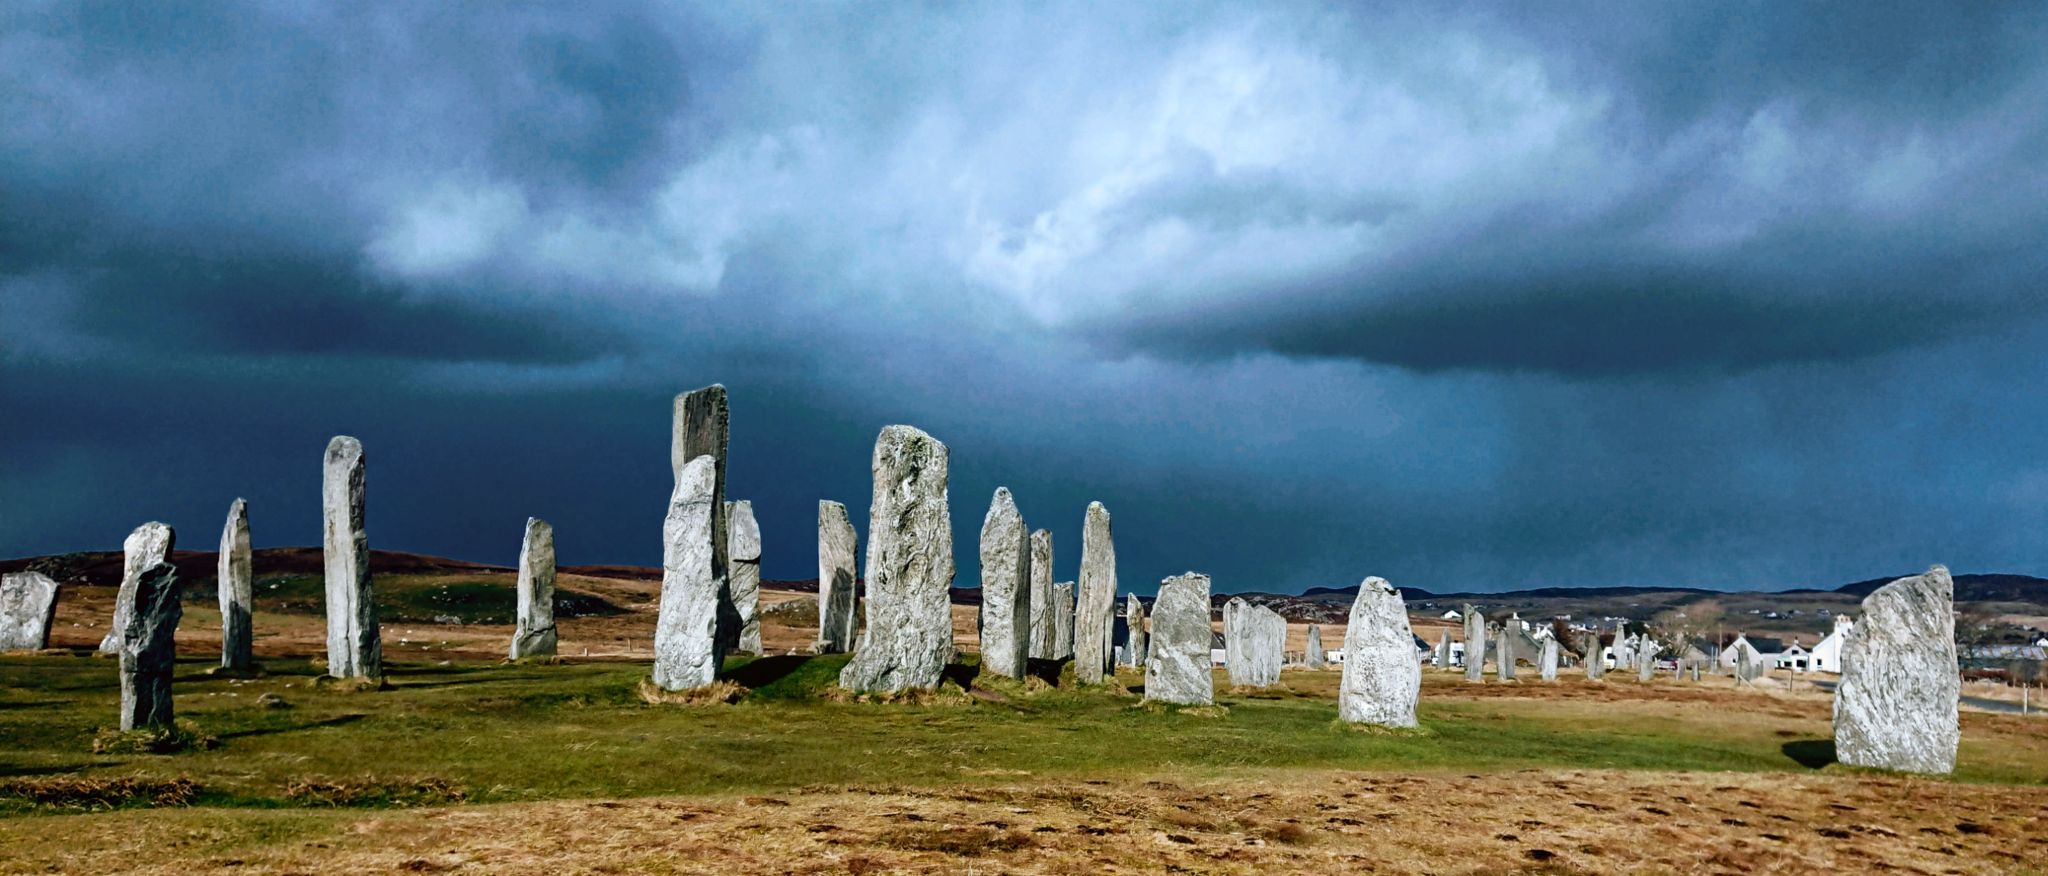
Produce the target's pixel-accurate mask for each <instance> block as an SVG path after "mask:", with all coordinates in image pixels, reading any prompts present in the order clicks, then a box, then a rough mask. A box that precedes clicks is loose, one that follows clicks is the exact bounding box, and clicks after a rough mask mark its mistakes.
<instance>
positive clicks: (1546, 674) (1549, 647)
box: [1537, 636, 1558, 681]
mask: <svg viewBox="0 0 2048 876" xmlns="http://www.w3.org/2000/svg"><path fill="white" fill-rule="evenodd" d="M1557 660H1558V653H1557V637H1556V636H1551V637H1549V638H1547V639H1544V640H1543V657H1542V659H1541V661H1540V662H1538V664H1537V666H1538V667H1539V669H1538V674H1539V675H1540V676H1541V677H1542V679H1543V680H1544V681H1556V680H1557Z"/></svg>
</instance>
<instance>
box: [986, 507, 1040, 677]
mask: <svg viewBox="0 0 2048 876" xmlns="http://www.w3.org/2000/svg"><path fill="white" fill-rule="evenodd" d="M1031 607H1032V606H1031V531H1030V530H1029V529H1026V528H1025V527H1024V515H1023V514H1020V513H1018V512H1017V502H1016V499H1015V498H1013V497H1012V496H1011V495H1010V488H1009V487H997V488H996V494H995V497H994V498H992V499H990V500H989V504H988V514H987V516H985V517H983V518H982V521H981V668H982V670H983V671H986V672H992V673H995V674H996V675H1001V676H1006V677H1009V678H1023V677H1024V671H1025V670H1026V669H1027V668H1029V662H1030V659H1031Z"/></svg>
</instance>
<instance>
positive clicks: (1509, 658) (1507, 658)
mask: <svg viewBox="0 0 2048 876" xmlns="http://www.w3.org/2000/svg"><path fill="white" fill-rule="evenodd" d="M1508 623H1509V622H1507V621H1503V622H1502V623H1501V625H1500V644H1498V645H1496V646H1495V647H1494V655H1493V677H1494V680H1496V681H1514V680H1515V637H1514V633H1513V631H1512V630H1509V629H1508Z"/></svg>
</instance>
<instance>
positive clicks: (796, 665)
mask: <svg viewBox="0 0 2048 876" xmlns="http://www.w3.org/2000/svg"><path fill="white" fill-rule="evenodd" d="M809 662H811V658H810V656H809V655H806V654H781V655H777V656H774V657H757V658H755V659H753V660H749V661H747V662H745V663H743V664H740V665H739V666H736V667H733V668H732V669H729V670H726V672H725V673H724V677H725V679H726V680H727V681H731V682H732V683H734V684H737V685H739V686H741V687H744V688H746V689H748V690H756V689H759V688H764V687H767V686H769V685H771V684H774V683H776V682H778V681H781V680H783V679H785V678H788V677H789V676H790V675H792V674H794V673H795V672H796V671H797V670H799V669H802V668H803V666H804V664H806V663H809Z"/></svg>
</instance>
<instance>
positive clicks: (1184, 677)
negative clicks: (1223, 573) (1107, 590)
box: [1145, 572, 1216, 706]
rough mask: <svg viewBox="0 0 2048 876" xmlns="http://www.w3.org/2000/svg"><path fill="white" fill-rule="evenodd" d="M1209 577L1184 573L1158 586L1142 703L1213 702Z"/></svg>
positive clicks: (1204, 703)
mask: <svg viewBox="0 0 2048 876" xmlns="http://www.w3.org/2000/svg"><path fill="white" fill-rule="evenodd" d="M1210 639H1211V630H1210V628H1209V576H1207V575H1202V574H1198V573H1195V572H1188V573H1186V574H1182V575H1176V576H1174V577H1171V578H1168V579H1166V580H1164V581H1161V582H1160V583H1159V595H1158V596H1157V597H1156V598H1154V599H1153V600H1152V632H1151V637H1150V641H1149V643H1148V645H1147V653H1146V655H1145V699H1147V700H1154V701H1157V702H1162V703H1174V704H1178V705H1203V706H1205V705H1209V704H1210V703H1212V702H1215V696H1216V694H1215V676H1214V674H1213V673H1212V671H1211V665H1210V657H1209V645H1210Z"/></svg>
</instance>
